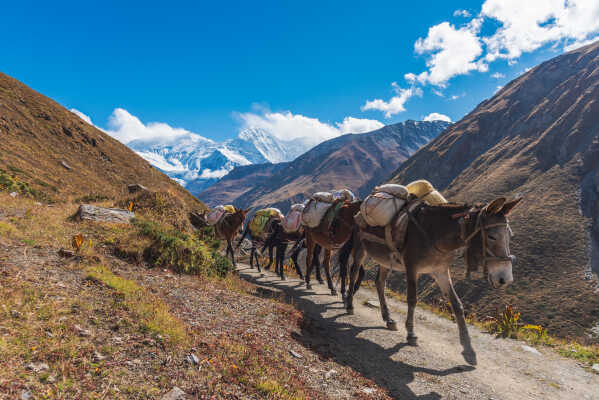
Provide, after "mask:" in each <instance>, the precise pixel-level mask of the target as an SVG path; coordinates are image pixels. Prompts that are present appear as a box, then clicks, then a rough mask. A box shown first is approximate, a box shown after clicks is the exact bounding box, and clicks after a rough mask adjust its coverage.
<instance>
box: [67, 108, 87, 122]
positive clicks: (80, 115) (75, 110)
mask: <svg viewBox="0 0 599 400" xmlns="http://www.w3.org/2000/svg"><path fill="white" fill-rule="evenodd" d="M69 111H70V112H72V113H73V114H75V115H76V116H78V117H79V118H81V119H82V120H84V121H85V122H87V123H88V124H90V125H93V124H92V119H91V118H90V117H89V115H87V114H84V113H82V112H81V111H79V110H77V109H76V108H71V109H70V110H69Z"/></svg>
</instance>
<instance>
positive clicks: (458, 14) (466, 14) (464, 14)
mask: <svg viewBox="0 0 599 400" xmlns="http://www.w3.org/2000/svg"><path fill="white" fill-rule="evenodd" d="M453 16H454V17H464V18H468V17H470V16H472V14H470V11H468V10H455V11H454V12H453Z"/></svg>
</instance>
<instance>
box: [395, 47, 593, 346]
mask: <svg viewBox="0 0 599 400" xmlns="http://www.w3.org/2000/svg"><path fill="white" fill-rule="evenodd" d="M598 100H599V42H597V43H594V44H592V45H589V46H586V47H583V48H580V49H577V50H575V51H572V52H569V53H567V54H564V55H561V56H559V57H556V58H554V59H552V60H549V61H547V62H544V63H542V64H540V65H539V66H537V67H535V68H533V69H532V70H530V71H529V72H527V73H525V74H524V75H522V76H521V77H519V78H517V79H515V80H514V81H512V82H510V83H509V84H508V85H506V86H505V87H504V88H503V89H502V90H501V91H499V92H498V93H497V94H496V95H495V96H494V97H492V98H491V99H489V100H486V101H484V102H482V103H481V104H480V105H479V106H478V107H477V108H476V109H475V110H474V111H472V112H471V113H470V114H468V115H467V116H466V117H464V118H463V119H462V120H461V121H459V122H457V123H456V124H454V125H452V126H451V127H450V128H449V129H447V130H446V131H445V132H444V133H443V134H442V135H440V136H439V137H438V138H436V139H435V140H433V141H432V142H431V143H429V144H428V145H427V146H426V147H424V148H423V149H421V150H420V151H419V152H417V153H416V154H415V155H414V156H413V157H411V158H410V159H409V160H408V161H406V162H405V163H403V164H402V165H401V166H400V168H399V170H398V171H396V173H395V174H394V176H393V178H392V181H393V182H403V183H405V182H410V181H412V180H414V179H419V178H425V179H428V180H430V181H431V182H432V183H433V184H434V185H435V186H436V187H438V188H439V189H441V190H442V191H443V193H444V194H446V195H447V196H448V197H449V198H450V199H453V200H456V201H468V202H472V201H484V200H488V199H491V198H493V197H496V196H506V195H507V196H515V195H522V196H524V200H523V201H522V203H521V205H520V206H518V208H517V209H516V210H515V212H514V215H513V217H512V218H511V220H512V221H513V223H512V225H513V230H514V232H515V235H516V236H515V238H514V239H513V241H512V251H513V253H514V254H516V255H517V256H518V258H519V260H518V262H517V264H516V265H515V266H514V276H515V284H514V285H513V287H512V288H510V289H509V290H507V291H506V292H505V293H499V292H496V291H493V290H491V289H490V288H489V287H488V285H487V283H486V282H484V281H477V282H473V283H465V282H459V284H458V291H459V293H460V294H461V295H462V296H463V297H462V298H463V299H464V300H465V302H466V303H467V304H472V305H473V306H472V307H473V310H475V311H477V312H478V313H479V314H483V315H487V314H489V313H492V312H494V310H495V308H496V307H497V306H498V305H500V304H504V303H512V304H514V305H515V306H516V307H517V308H518V309H520V310H522V314H523V316H524V317H525V318H527V317H528V318H529V319H533V320H534V321H535V323H541V324H543V325H544V326H548V327H549V328H550V330H551V331H553V332H555V333H559V334H562V335H576V336H579V337H580V336H583V335H586V334H587V333H588V332H589V331H588V330H589V328H591V327H592V326H594V325H596V324H598V323H599V296H597V280H596V273H597V271H598V270H599V259H597V258H596V256H595V257H594V260H591V258H592V257H591V253H592V251H594V252H595V253H594V254H596V247H595V249H594V250H592V249H593V247H594V246H595V244H596V240H597V237H598V235H597V233H598V232H599V218H598V217H599V204H598V202H597V194H598V193H599V143H598V140H599V101H598ZM593 221H594V226H592V224H593ZM592 266H593V267H592ZM592 268H594V273H593V272H592ZM458 275H461V274H458ZM399 283H400V282H399V281H398V284H399ZM428 289H431V288H430V287H429V288H428ZM428 289H425V293H427V294H426V296H428V297H429V298H432V297H434V296H436V295H438V292H437V291H436V290H432V291H430V290H428Z"/></svg>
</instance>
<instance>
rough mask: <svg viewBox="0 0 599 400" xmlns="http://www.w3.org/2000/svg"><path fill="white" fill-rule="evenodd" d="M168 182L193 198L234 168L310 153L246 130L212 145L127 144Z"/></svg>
mask: <svg viewBox="0 0 599 400" xmlns="http://www.w3.org/2000/svg"><path fill="white" fill-rule="evenodd" d="M127 145H128V146H129V147H130V148H131V149H133V150H134V151H135V152H137V154H139V155H140V156H142V157H143V158H145V159H146V160H147V161H148V162H150V163H151V164H152V165H153V166H155V167H156V168H158V169H160V170H161V171H163V172H164V173H166V174H167V175H169V176H170V177H171V178H172V179H174V180H176V181H177V182H179V183H180V184H182V185H183V186H185V187H186V188H187V189H188V190H189V191H190V192H192V193H194V194H197V193H199V192H200V191H201V190H203V189H205V188H207V187H209V186H210V185H212V184H213V183H214V182H216V180H218V179H220V178H222V177H223V176H225V175H226V174H227V173H228V172H229V171H231V170H232V169H233V168H235V167H237V166H242V165H249V164H264V163H279V162H284V161H291V160H293V159H294V158H296V157H297V156H298V155H300V154H302V153H304V152H305V151H307V150H309V149H310V146H308V145H307V144H304V143H302V142H297V141H292V142H288V141H283V140H280V139H277V138H276V137H274V136H273V135H271V134H270V133H268V132H267V131H265V130H262V129H258V128H247V129H244V130H243V131H241V132H240V133H239V135H238V136H237V137H236V138H235V139H230V140H227V141H225V142H222V143H217V142H214V141H212V140H210V139H207V138H204V137H202V136H200V135H196V134H186V135H181V136H177V137H174V138H169V139H165V140H158V141H157V140H134V141H132V142H129V143H128V144H127Z"/></svg>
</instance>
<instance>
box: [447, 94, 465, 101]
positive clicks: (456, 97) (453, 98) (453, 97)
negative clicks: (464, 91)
mask: <svg viewBox="0 0 599 400" xmlns="http://www.w3.org/2000/svg"><path fill="white" fill-rule="evenodd" d="M460 97H462V96H458V95H457V94H454V95H453V96H451V97H450V98H449V99H450V100H457V99H459V98H460Z"/></svg>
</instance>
